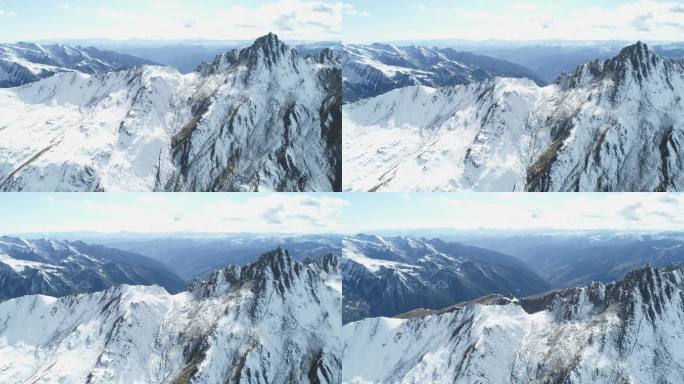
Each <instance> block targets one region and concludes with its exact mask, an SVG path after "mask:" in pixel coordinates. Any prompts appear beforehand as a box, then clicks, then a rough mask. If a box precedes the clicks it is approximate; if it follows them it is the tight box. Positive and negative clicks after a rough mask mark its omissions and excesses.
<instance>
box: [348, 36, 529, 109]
mask: <svg viewBox="0 0 684 384" xmlns="http://www.w3.org/2000/svg"><path fill="white" fill-rule="evenodd" d="M343 51H344V55H343V60H342V72H343V80H342V88H343V94H344V98H343V100H344V102H345V103H347V102H354V101H357V100H360V99H365V98H369V97H373V96H378V95H381V94H383V93H387V92H389V91H391V90H393V89H397V88H402V87H407V86H411V85H424V86H428V87H433V88H434V87H442V86H449V85H459V84H470V83H474V82H480V81H483V80H486V79H491V78H493V77H497V76H498V77H514V78H523V77H524V78H528V79H533V80H535V81H537V82H538V83H539V84H540V85H541V84H543V82H542V81H541V80H539V78H538V77H537V76H536V75H535V74H534V73H533V72H532V71H530V70H529V69H527V68H525V67H523V66H520V65H517V64H513V63H511V62H507V61H504V60H500V59H495V58H493V57H489V56H484V55H476V54H473V53H470V52H465V51H457V50H454V49H452V48H427V47H421V46H405V47H398V46H396V45H392V44H381V43H375V44H370V45H360V44H350V45H344V46H343Z"/></svg>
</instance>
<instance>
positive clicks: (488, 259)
mask: <svg viewBox="0 0 684 384" xmlns="http://www.w3.org/2000/svg"><path fill="white" fill-rule="evenodd" d="M342 283H343V286H344V307H343V314H342V320H343V322H344V323H347V322H350V321H355V320H359V319H362V318H365V317H371V316H394V315H398V314H401V313H404V312H408V311H411V310H414V309H417V308H429V309H436V308H443V307H445V306H447V305H450V304H453V303H457V302H460V301H465V300H471V299H474V298H477V297H480V296H483V295H487V294H492V293H511V294H515V295H517V296H524V295H529V294H533V293H539V292H543V291H545V290H548V288H549V285H548V284H547V283H546V282H545V281H544V280H543V279H542V278H540V277H539V276H537V275H536V274H535V273H534V272H532V270H531V269H530V268H528V267H527V266H526V265H525V264H523V263H522V262H521V261H519V260H517V259H515V258H514V257H511V256H507V255H504V254H501V253H498V252H493V251H489V250H486V249H482V248H477V247H471V246H466V245H462V244H458V243H448V242H444V241H441V240H439V239H431V240H428V239H417V238H416V239H414V238H406V237H379V236H373V235H363V234H361V235H357V236H354V237H344V238H343V239H342Z"/></svg>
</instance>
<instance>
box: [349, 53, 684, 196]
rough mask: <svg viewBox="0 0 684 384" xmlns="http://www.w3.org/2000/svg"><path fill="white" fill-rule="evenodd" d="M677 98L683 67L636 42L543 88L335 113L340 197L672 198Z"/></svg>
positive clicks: (513, 87) (501, 87) (411, 97)
mask: <svg viewBox="0 0 684 384" xmlns="http://www.w3.org/2000/svg"><path fill="white" fill-rule="evenodd" d="M682 97H684V62H682V61H681V60H678V59H664V58H661V57H659V56H657V55H655V54H654V53H653V52H651V51H650V50H649V48H648V47H647V46H646V45H645V44H643V43H637V44H634V45H632V46H629V47H626V48H624V49H623V50H622V52H621V53H620V54H619V55H617V56H615V57H613V58H610V59H608V60H594V61H592V62H590V63H587V64H583V65H581V66H579V67H578V68H577V70H576V71H575V72H574V73H573V74H565V75H562V76H561V77H559V79H558V80H557V81H556V83H555V84H552V85H549V86H546V87H538V86H537V85H535V84H534V83H533V82H532V81H528V80H521V79H511V78H497V79H490V80H485V81H483V82H480V83H475V84H469V85H463V86H456V87H442V88H430V87H423V86H419V87H405V88H401V89H397V90H394V91H391V92H389V93H386V94H384V95H381V96H378V97H375V98H371V99H368V100H362V101H359V102H357V103H353V104H349V105H347V106H345V108H344V118H345V124H344V126H345V130H344V131H343V133H344V135H345V140H344V144H345V148H344V151H343V154H344V159H345V166H346V167H347V171H346V172H345V183H346V185H345V189H346V190H355V191H359V190H363V191H369V190H372V191H399V190H401V191H418V190H440V191H459V190H477V191H502V192H504V191H521V190H526V191H605V192H608V191H678V190H680V189H682V188H684V187H682V186H683V185H684V168H683V167H684V165H683V164H684V162H682V161H681V159H682V157H683V155H684V150H683V149H682V146H681V145H680V143H682V142H684V129H682V127H684V115H683V114H682V113H681V111H682V108H681V100H682ZM388 135H390V136H388ZM387 137H391V140H390V139H387ZM396 143H399V144H400V145H397V144H396Z"/></svg>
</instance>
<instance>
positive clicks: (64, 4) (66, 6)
mask: <svg viewBox="0 0 684 384" xmlns="http://www.w3.org/2000/svg"><path fill="white" fill-rule="evenodd" d="M59 7H60V8H62V9H63V10H65V11H71V5H70V4H69V3H61V4H60V5H59Z"/></svg>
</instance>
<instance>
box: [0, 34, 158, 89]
mask: <svg viewBox="0 0 684 384" xmlns="http://www.w3.org/2000/svg"><path fill="white" fill-rule="evenodd" d="M141 65H155V62H153V61H150V60H146V59H141V58H138V57H135V56H131V55H125V54H120V53H116V52H113V51H107V50H99V49H97V48H94V47H80V46H76V47H72V46H69V45H59V44H49V45H44V44H34V43H24V42H20V43H17V44H0V88H10V87H17V86H20V85H24V84H28V83H31V82H34V81H38V80H41V79H45V78H48V77H50V76H54V75H56V74H58V73H63V72H74V71H77V72H81V73H87V74H95V73H102V72H111V71H120V70H125V69H130V68H134V67H138V66H141Z"/></svg>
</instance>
